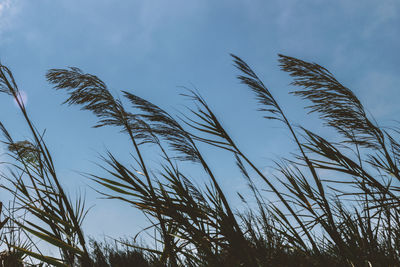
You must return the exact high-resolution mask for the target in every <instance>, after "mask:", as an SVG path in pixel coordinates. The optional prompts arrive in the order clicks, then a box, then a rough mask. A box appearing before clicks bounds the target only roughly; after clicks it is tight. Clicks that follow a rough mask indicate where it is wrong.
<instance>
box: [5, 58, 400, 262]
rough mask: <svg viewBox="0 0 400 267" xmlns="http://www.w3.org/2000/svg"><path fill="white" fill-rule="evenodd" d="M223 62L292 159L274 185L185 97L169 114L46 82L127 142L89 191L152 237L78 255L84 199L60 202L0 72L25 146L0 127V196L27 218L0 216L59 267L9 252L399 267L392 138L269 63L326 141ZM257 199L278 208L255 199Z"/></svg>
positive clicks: (281, 164)
mask: <svg viewBox="0 0 400 267" xmlns="http://www.w3.org/2000/svg"><path fill="white" fill-rule="evenodd" d="M232 58H233V62H234V65H235V66H236V67H237V69H238V71H239V75H238V79H239V81H240V82H241V83H243V84H244V85H245V86H246V87H247V88H248V89H250V90H251V91H252V92H253V93H254V95H255V98H256V100H257V102H258V104H259V111H260V112H261V114H262V116H263V117H264V118H265V119H266V120H277V121H279V122H280V123H282V124H283V125H284V126H285V127H286V128H287V130H288V133H289V134H290V135H291V137H292V139H293V142H294V145H295V146H296V148H297V149H296V151H295V152H294V153H295V156H294V157H293V158H292V159H282V160H280V161H277V162H275V168H276V170H278V171H279V175H274V176H268V175H266V174H265V172H263V171H262V170H261V168H260V167H259V166H257V164H256V163H255V162H254V161H253V159H252V155H248V154H246V153H244V152H243V150H242V149H241V147H240V144H239V143H238V142H236V141H234V139H233V138H232V137H231V135H230V133H229V132H228V131H227V130H226V129H225V128H224V127H223V124H222V123H221V122H220V120H219V117H218V116H217V115H216V114H215V113H214V111H213V109H212V107H211V106H209V105H208V103H207V102H206V100H205V99H204V98H203V97H202V96H201V95H200V93H199V92H198V91H195V90H189V89H188V90H186V91H185V93H184V94H182V95H183V96H184V97H186V98H189V99H190V100H191V101H192V102H193V106H192V107H189V109H188V112H187V113H182V114H181V116H180V117H176V116H173V115H171V114H169V113H168V112H167V111H165V110H163V109H162V108H161V107H159V106H157V105H155V104H153V103H151V102H149V101H147V100H145V99H142V98H140V97H139V96H136V95H135V94H133V93H132V92H127V91H122V95H123V98H124V99H123V101H122V100H121V99H119V98H116V97H114V96H113V95H112V94H111V92H110V91H109V90H108V87H107V85H106V84H105V83H104V82H102V81H101V80H100V79H99V78H98V77H96V76H94V75H91V74H86V73H84V72H83V71H81V70H80V69H78V68H70V69H52V70H50V71H49V72H48V73H47V75H46V77H47V79H48V81H49V82H50V83H51V84H53V85H54V87H55V89H57V90H62V91H65V92H66V93H67V95H68V96H67V99H66V101H65V103H66V104H69V105H78V106H80V107H81V108H82V109H83V110H88V111H91V112H92V113H93V114H94V115H95V116H97V118H98V123H97V124H96V125H95V126H94V127H97V128H101V127H106V126H111V127H118V128H120V130H121V131H122V132H124V133H125V134H127V136H128V137H129V142H130V150H131V151H130V152H131V153H132V154H133V157H134V160H133V163H132V164H131V165H125V164H124V163H122V161H121V160H120V159H119V158H118V156H117V155H115V154H113V153H111V152H108V153H107V154H106V155H104V157H103V160H104V163H105V164H106V167H105V170H106V173H107V175H104V176H99V175H95V174H92V175H90V178H91V179H92V180H93V182H94V183H95V184H97V186H98V189H97V190H98V191H99V192H100V194H102V195H104V196H106V197H107V198H109V199H115V200H118V201H123V202H126V203H128V204H130V205H131V206H132V207H133V208H136V209H139V210H141V211H142V212H143V214H144V215H145V216H146V217H147V218H148V219H149V227H148V228H147V231H148V232H149V230H150V229H152V230H153V231H154V232H153V233H154V235H153V238H154V241H155V243H156V245H155V246H153V247H149V246H139V245H138V244H136V243H132V242H127V241H122V240H120V241H119V245H117V246H115V247H112V246H110V245H109V244H107V243H106V244H100V243H98V242H96V241H93V242H91V246H90V248H91V249H90V248H88V246H87V242H86V238H85V236H84V234H83V232H82V230H81V227H80V226H81V224H82V221H83V219H84V216H85V214H86V209H85V208H84V200H83V199H79V198H78V199H77V200H76V202H75V203H76V204H72V203H73V201H72V200H70V199H69V198H68V197H67V196H66V193H65V191H64V189H63V187H62V185H61V183H60V180H59V178H58V176H57V174H56V171H55V167H54V165H53V161H52V158H51V155H50V152H49V150H48V148H47V146H46V144H45V143H44V141H43V138H42V135H41V134H40V133H39V132H38V131H37V130H36V128H35V127H34V126H33V123H32V122H31V120H30V119H29V116H28V114H27V112H26V109H25V107H24V105H23V103H22V102H21V101H19V102H18V99H20V98H19V97H18V88H17V86H16V84H15V81H14V79H13V78H12V75H11V72H10V71H9V70H8V69H7V68H5V67H4V66H2V72H1V75H2V76H1V82H2V83H1V86H2V87H1V88H0V89H1V91H2V92H5V93H7V94H9V95H11V96H13V97H14V99H16V101H17V102H18V103H19V107H20V109H21V111H22V113H23V115H24V117H25V120H26V123H27V125H28V128H29V129H30V131H31V134H32V139H33V141H32V142H29V141H21V142H15V141H13V139H12V138H11V135H10V134H9V133H8V132H7V130H6V129H5V127H4V126H2V130H3V132H4V134H5V137H6V143H7V145H8V146H9V150H10V153H11V155H12V157H13V158H14V159H15V164H14V165H13V166H14V168H15V169H16V170H17V171H16V172H12V174H13V175H12V176H8V179H9V181H10V185H9V186H8V187H6V189H8V190H9V191H10V192H12V193H13V195H14V196H15V198H16V199H17V203H18V205H19V206H20V208H21V209H23V210H25V211H26V212H27V213H28V214H29V216H26V217H24V218H22V219H15V218H14V219H13V218H12V217H10V218H11V220H12V221H14V222H15V223H16V224H17V225H19V226H20V227H21V229H23V230H24V232H25V233H26V235H27V236H28V237H29V236H36V238H39V239H41V240H44V241H46V242H48V243H50V244H52V245H54V246H56V247H57V248H59V249H60V258H57V259H56V258H52V257H48V256H45V255H42V254H40V253H39V252H37V251H35V250H33V249H31V248H32V247H30V249H27V248H22V247H20V246H15V245H14V246H13V247H14V248H15V249H17V250H18V251H21V252H23V253H25V254H26V255H29V256H31V257H35V258H37V259H39V260H41V261H42V262H46V263H49V264H52V265H58V266H76V265H80V266H129V265H132V266H322V265H325V266H326V265H328V266H399V265H400V235H399V230H400V228H399V211H400V210H399V204H400V201H399V194H398V192H399V189H400V187H399V186H398V185H399V180H400V172H399V169H398V164H399V156H400V143H399V142H398V133H399V131H398V129H396V128H392V129H386V128H382V127H380V126H379V124H378V123H377V122H376V121H375V120H373V119H371V118H370V117H369V116H368V115H367V112H366V111H365V109H364V107H363V105H362V104H361V102H360V101H359V99H358V98H357V97H356V96H355V94H354V93H353V92H352V91H351V90H350V89H348V88H346V87H345V86H343V85H342V84H341V83H340V82H339V81H338V80H336V78H335V77H334V76H333V75H332V74H331V73H330V72H329V71H328V70H327V69H325V68H324V67H322V66H319V65H318V64H315V63H309V62H305V61H302V60H299V59H296V58H293V57H288V56H284V55H279V63H280V68H281V70H283V71H285V72H288V73H289V74H290V76H292V78H293V83H292V84H293V85H294V86H297V87H299V88H300V89H299V90H297V91H294V92H292V94H294V95H295V96H299V97H300V98H302V99H304V100H306V101H308V102H309V103H310V104H309V106H307V108H308V109H309V110H310V112H314V113H317V114H318V115H319V117H320V119H321V120H322V121H323V122H324V123H325V125H326V126H327V127H331V128H333V129H334V130H335V131H337V133H338V135H339V136H341V140H340V141H339V142H330V141H329V140H327V139H326V138H323V137H322V136H320V135H318V134H317V133H315V132H313V131H312V130H310V129H306V128H303V127H302V126H299V125H297V124H294V123H293V122H292V121H291V120H290V118H289V117H288V116H287V115H286V113H285V112H284V107H283V106H281V105H280V104H279V103H278V102H277V101H276V99H275V98H274V96H273V94H272V92H271V91H270V90H269V88H267V87H266V86H265V84H264V83H263V81H261V79H260V78H259V77H258V76H257V74H256V73H255V72H254V71H253V70H252V69H251V68H250V66H249V65H248V64H247V63H246V62H244V61H243V60H242V59H241V58H239V57H237V56H235V55H232ZM145 144H146V145H145ZM202 144H206V145H209V146H212V147H215V148H218V149H221V150H225V151H228V152H230V153H232V156H233V159H234V160H235V162H236V164H235V165H233V166H232V168H237V169H238V170H239V171H240V172H241V173H242V175H243V177H244V178H245V179H244V183H247V184H248V185H249V188H250V190H251V192H252V195H251V196H249V195H244V194H241V193H240V192H238V195H239V197H240V199H241V200H242V201H243V203H245V204H247V203H249V202H250V201H255V203H256V205H248V209H246V210H236V209H233V208H232V206H231V204H230V202H229V199H228V198H227V197H226V195H225V194H226V192H224V188H222V187H221V185H220V181H221V179H223V177H218V176H217V175H216V172H215V170H213V168H212V167H211V165H210V164H209V162H208V160H207V152H203V151H201V149H200V147H201V148H204V145H202ZM149 145H151V146H153V147H154V148H156V149H158V151H159V152H160V153H161V155H162V163H161V166H156V167H155V166H154V164H151V163H150V159H149V158H146V157H145V153H143V151H144V149H146V147H147V146H149ZM183 162H191V163H193V164H197V165H199V166H200V167H201V168H202V169H203V171H204V174H205V175H206V176H207V177H208V179H209V182H207V183H206V184H205V185H204V186H200V187H199V186H195V185H194V183H193V181H194V180H195V178H196V177H195V176H194V175H193V174H188V173H186V172H184V171H182V169H183V168H182V165H181V164H183ZM160 168H161V170H160ZM327 173H328V175H327ZM328 177H335V178H334V179H332V178H328ZM260 184H263V185H264V188H260ZM277 184H279V186H277ZM271 195H274V198H276V199H278V200H279V201H278V202H271V201H268V199H269V198H270V196H271ZM31 216H33V217H36V218H37V219H39V220H40V221H41V224H40V225H39V224H36V223H33V222H32V221H30V218H31ZM130 234H131V235H132V236H133V235H134V234H135V233H130ZM119 246H123V247H124V248H125V249H123V250H121V249H119Z"/></svg>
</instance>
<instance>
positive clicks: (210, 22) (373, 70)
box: [0, 0, 400, 237]
mask: <svg viewBox="0 0 400 267" xmlns="http://www.w3.org/2000/svg"><path fill="white" fill-rule="evenodd" d="M399 25H400V1H398V0H363V1H358V0H352V1H348V0H338V1H322V0H303V1H300V0H288V1H284V0H280V1H275V0H273V1H272V0H271V1H258V0H253V1H249V0H230V1H225V0H221V1H205V0H202V1H197V0H196V1H194V0H193V1H177V0H170V1H155V0H146V1H136V0H135V1H121V0H113V1H111V0H96V1H94V0H93V1H92V0H81V1H71V0H69V1H65V0H0V60H1V62H2V63H3V64H4V65H6V66H8V67H9V68H11V70H12V71H13V72H14V76H15V78H16V80H17V82H18V84H19V87H20V89H21V90H24V91H25V92H26V94H27V98H28V100H27V107H28V110H29V112H30V114H31V116H32V119H33V120H34V121H35V123H36V125H37V127H38V128H39V129H42V130H43V129H46V137H45V138H46V141H47V144H48V145H49V147H51V148H52V153H53V156H54V158H55V159H56V164H57V169H58V171H59V172H60V174H61V175H62V177H63V178H62V179H63V183H64V184H65V186H66V187H67V188H68V190H69V192H70V194H71V195H74V194H76V193H78V192H79V191H81V192H86V195H87V199H88V205H92V204H95V205H96V206H95V207H94V208H93V209H92V211H91V212H90V213H89V215H88V217H87V221H86V223H85V229H86V232H87V233H88V234H90V235H92V236H96V237H98V236H99V235H101V234H106V235H110V236H113V237H118V236H122V235H129V234H131V233H136V232H137V230H139V229H140V225H142V226H143V225H144V224H145V223H144V221H143V219H138V218H139V213H137V212H135V211H133V210H132V209H126V208H127V206H125V205H122V204H120V203H118V202H116V201H106V200H98V199H97V197H98V195H97V194H96V193H95V192H93V190H91V189H90V188H88V186H87V185H92V186H93V184H92V183H91V182H90V181H88V180H87V179H84V178H83V177H81V176H80V175H79V174H78V173H77V171H83V172H92V173H97V172H98V171H99V170H98V168H97V167H96V166H95V164H94V163H93V162H97V163H99V162H101V161H100V160H99V159H98V153H103V152H104V151H105V149H106V148H108V149H110V150H111V151H113V152H115V153H116V154H117V155H121V157H125V158H126V159H127V155H128V153H129V152H130V151H126V147H125V145H124V144H125V143H126V142H125V141H126V138H125V137H124V136H123V135H121V134H119V133H118V131H117V130H116V129H92V128H90V127H91V126H92V125H93V124H94V122H95V118H94V116H92V114H90V113H88V112H83V111H80V110H79V109H78V108H77V107H67V106H61V105H60V104H61V103H62V102H63V100H65V94H63V93H62V92H56V91H55V90H53V89H52V88H51V86H50V85H49V84H47V82H46V80H45V78H44V75H45V73H46V71H47V70H48V69H50V68H63V67H66V66H76V67H79V68H81V69H83V70H84V71H85V72H88V73H92V74H95V75H97V76H99V77H100V78H101V79H102V80H103V81H105V82H106V83H107V84H108V86H109V87H110V88H112V89H113V90H114V92H118V91H119V90H128V91H131V92H133V93H135V94H137V95H139V96H141V97H143V98H145V99H148V100H150V101H152V102H154V103H156V104H158V105H160V106H162V107H164V108H166V109H167V110H170V111H174V110H175V109H182V107H183V104H185V103H186V104H187V102H185V101H184V100H183V99H182V98H180V97H179V96H178V94H179V93H180V92H182V90H181V89H180V88H179V86H188V87H191V86H195V87H196V88H198V89H199V90H200V91H201V93H202V95H203V96H204V97H205V98H206V99H207V100H208V101H209V103H210V105H211V106H212V107H213V108H214V110H215V112H216V113H217V114H218V115H219V117H220V118H221V120H222V121H223V123H224V125H225V127H226V128H227V129H228V130H229V131H230V132H231V134H232V136H233V137H234V138H235V140H237V142H238V143H239V144H240V145H241V147H242V148H243V150H245V151H246V152H247V153H248V154H251V155H252V157H253V159H254V160H256V161H257V163H258V164H259V166H261V167H262V168H264V169H265V171H266V172H268V171H269V168H268V166H271V165H272V163H271V161H270V159H276V158H277V157H278V156H282V155H288V153H289V152H290V149H291V145H290V142H288V137H289V135H288V133H287V132H286V131H285V130H284V129H283V128H282V127H281V125H279V124H277V123H274V122H268V121H265V120H263V119H261V114H258V113H256V112H255V110H256V106H255V101H254V100H253V98H252V94H251V93H250V91H249V90H247V89H246V88H245V87H243V86H242V85H240V84H239V83H238V81H237V80H236V79H235V75H236V74H237V72H236V70H235V69H234V67H233V66H232V62H231V58H230V56H229V53H234V54H236V55H238V56H240V57H242V58H243V59H245V60H246V61H247V62H248V63H249V64H250V65H251V66H252V67H253V69H254V70H255V71H256V72H257V73H258V74H259V76H260V77H261V78H262V79H263V80H264V81H265V83H266V84H267V86H268V87H269V88H270V90H271V91H272V93H273V94H274V95H275V96H276V98H277V99H278V100H279V101H280V103H281V105H282V106H283V107H284V109H285V110H286V112H287V113H288V114H289V117H290V118H291V119H292V120H293V121H296V122H298V123H302V124H303V125H305V126H308V127H314V129H317V130H318V129H319V130H320V131H322V132H323V131H324V129H323V127H321V125H320V124H319V123H318V122H316V121H314V120H308V119H306V118H305V116H304V112H303V111H302V107H303V106H304V105H305V103H304V102H301V101H300V100H299V99H298V98H294V97H292V96H289V95H288V92H289V91H290V90H291V89H293V88H291V87H290V86H288V84H289V83H290V78H289V77H288V75H287V74H286V73H283V72H280V71H279V68H278V66H277V53H282V54H285V55H289V56H294V57H297V58H301V59H304V60H307V61H313V62H317V63H319V64H321V65H323V66H325V67H327V68H328V69H329V70H331V71H332V72H333V73H334V74H335V75H336V77H337V78H338V80H339V81H341V82H342V83H343V84H344V85H346V86H347V87H349V88H351V89H352V90H353V91H354V92H355V93H356V94H357V95H358V96H359V98H360V99H361V100H362V102H363V103H364V104H365V106H366V107H367V109H368V110H369V111H370V112H371V114H373V115H374V116H375V118H376V119H378V120H379V121H380V122H381V123H382V125H391V124H393V123H392V121H391V120H394V119H397V116H396V115H397V114H399V111H400V105H398V99H400V98H399V97H400V93H399V91H398V90H399V84H400V83H399V82H400V76H399V71H400V67H399V64H398V62H400V53H399V52H398V48H399V47H400V27H399ZM0 120H1V121H2V122H3V123H4V124H5V125H6V126H7V127H8V128H9V129H10V131H11V133H12V134H14V136H16V139H23V138H27V137H28V134H27V133H28V132H27V129H25V125H24V124H23V123H22V118H21V115H20V114H19V112H18V110H17V109H16V107H15V105H14V104H13V102H12V100H10V99H9V98H7V96H5V95H2V96H0ZM209 157H210V160H211V162H212V164H213V165H214V168H215V169H216V172H217V173H218V174H219V177H220V180H221V183H222V185H223V188H226V190H227V191H232V190H239V191H240V190H242V189H243V188H244V187H245V186H244V182H243V180H242V179H241V178H240V177H239V176H238V175H237V174H236V173H235V174H233V173H231V171H230V170H228V169H226V168H227V167H226V166H229V164H228V163H227V164H226V165H225V164H224V163H222V164H221V165H219V164H216V163H215V161H213V159H218V157H217V156H216V154H214V152H209ZM232 181H234V182H232ZM231 189H232V190H231ZM232 201H233V202H234V201H236V200H235V199H234V195H233V194H232ZM127 210H129V212H127ZM114 223H118V226H119V227H118V228H114V227H113V224H114Z"/></svg>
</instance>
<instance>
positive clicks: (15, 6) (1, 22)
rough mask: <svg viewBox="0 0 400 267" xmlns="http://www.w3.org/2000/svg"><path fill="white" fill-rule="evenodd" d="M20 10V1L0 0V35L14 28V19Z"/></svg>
mask: <svg viewBox="0 0 400 267" xmlns="http://www.w3.org/2000/svg"><path fill="white" fill-rule="evenodd" d="M19 9H20V1H19V0H0V35H2V33H3V32H4V31H6V30H9V29H11V28H12V26H13V22H14V18H15V16H16V15H17V14H18V12H19Z"/></svg>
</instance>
